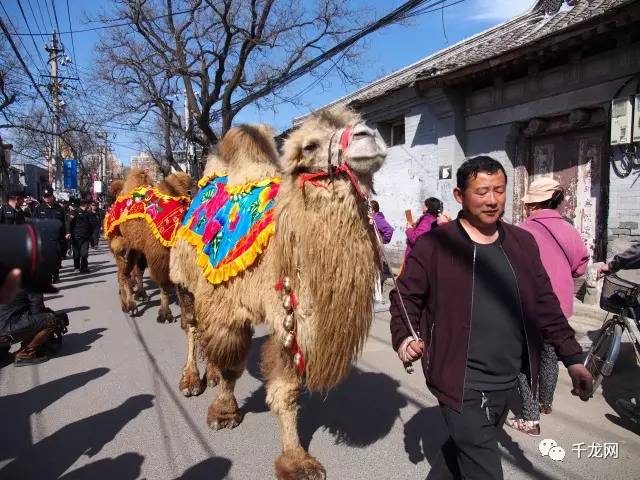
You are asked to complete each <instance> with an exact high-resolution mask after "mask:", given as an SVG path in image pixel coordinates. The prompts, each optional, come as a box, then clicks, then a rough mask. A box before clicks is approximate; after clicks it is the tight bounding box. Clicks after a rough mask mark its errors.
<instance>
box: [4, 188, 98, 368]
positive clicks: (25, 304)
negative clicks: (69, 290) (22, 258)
mask: <svg viewBox="0 0 640 480" xmlns="http://www.w3.org/2000/svg"><path fill="white" fill-rule="evenodd" d="M26 200H27V201H25V196H24V194H23V192H21V191H14V192H10V193H9V195H8V199H7V202H6V203H4V204H3V205H1V206H0V225H22V224H25V223H32V224H34V225H37V224H38V222H40V221H43V220H48V221H54V222H56V223H55V225H56V228H54V229H53V231H52V234H51V237H52V238H49V237H46V238H43V239H42V241H46V242H52V243H53V244H55V248H53V251H55V252H56V253H57V259H56V262H55V263H56V268H54V270H53V272H52V273H51V279H50V280H51V282H50V283H51V284H52V285H54V284H56V283H57V282H59V281H60V269H61V266H62V260H63V259H64V258H66V257H67V256H68V255H69V253H70V252H71V254H72V255H73V266H74V271H78V272H79V273H81V274H82V273H88V272H89V246H90V245H91V246H93V247H94V248H97V246H98V239H99V236H100V230H101V226H102V221H103V212H102V209H101V208H100V206H99V205H98V203H97V202H91V201H89V200H83V199H77V200H72V201H70V202H67V201H61V202H59V201H57V200H56V199H55V197H54V192H53V190H52V189H50V188H47V189H45V191H44V192H43V195H42V199H41V201H40V202H37V201H35V200H34V199H32V198H29V199H26ZM19 275H20V273H19V272H13V273H10V274H9V275H8V278H7V279H2V280H3V282H5V284H7V285H8V286H7V288H9V289H11V286H12V285H16V282H18V280H16V278H17V276H19ZM0 300H2V301H0V362H1V363H3V364H6V363H7V362H8V361H13V364H14V365H15V366H25V365H34V364H38V363H42V362H44V361H46V360H48V358H49V356H50V355H51V354H53V353H55V351H56V349H57V347H58V346H59V344H60V342H61V336H62V334H63V333H64V332H65V331H66V326H67V325H68V318H67V315H66V314H64V313H59V312H54V311H53V310H51V309H49V308H47V307H46V306H45V303H44V295H43V292H42V291H34V290H31V289H29V288H19V287H18V288H17V290H16V292H15V295H11V296H10V297H8V298H6V299H0ZM16 343H20V348H19V349H18V350H17V351H16V352H14V353H10V349H11V345H13V344H16Z"/></svg>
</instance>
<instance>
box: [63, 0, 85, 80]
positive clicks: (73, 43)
mask: <svg viewBox="0 0 640 480" xmlns="http://www.w3.org/2000/svg"><path fill="white" fill-rule="evenodd" d="M67 19H68V20H69V32H70V35H71V52H72V53H73V65H74V66H75V68H76V76H77V77H78V79H79V78H80V74H79V73H78V61H77V57H76V45H75V42H74V41H73V27H72V26H71V12H70V11H69V0H67ZM80 82H81V81H80ZM81 83H82V82H81Z"/></svg>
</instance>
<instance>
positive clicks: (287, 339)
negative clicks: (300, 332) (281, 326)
mask: <svg viewBox="0 0 640 480" xmlns="http://www.w3.org/2000/svg"><path fill="white" fill-rule="evenodd" d="M294 338H295V335H294V334H293V333H291V332H289V333H287V336H286V337H285V338H284V348H286V349H287V350H289V349H291V347H292V346H293V339H294Z"/></svg>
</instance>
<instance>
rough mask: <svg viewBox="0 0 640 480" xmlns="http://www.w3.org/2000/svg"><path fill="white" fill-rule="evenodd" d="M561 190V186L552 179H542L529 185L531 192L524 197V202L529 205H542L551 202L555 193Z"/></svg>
mask: <svg viewBox="0 0 640 480" xmlns="http://www.w3.org/2000/svg"><path fill="white" fill-rule="evenodd" d="M559 188H560V184H559V183H558V182H557V181H556V180H554V179H553V178H551V177H542V178H538V179H536V180H534V181H533V183H532V184H531V185H529V191H528V192H527V194H526V195H525V196H524V197H522V201H523V202H524V203H526V204H528V203H540V202H545V201H547V200H550V199H551V197H552V196H553V192H555V191H556V190H558V189H559Z"/></svg>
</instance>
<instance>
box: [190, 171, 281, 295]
mask: <svg viewBox="0 0 640 480" xmlns="http://www.w3.org/2000/svg"><path fill="white" fill-rule="evenodd" d="M198 184H199V185H200V187H201V190H200V191H199V192H198V194H197V195H196V197H195V198H194V199H193V202H192V203H191V207H189V211H188V212H187V214H186V215H185V217H184V220H183V222H182V226H181V227H180V230H179V231H178V238H183V239H185V240H186V241H187V242H189V243H190V244H191V245H193V246H194V247H196V249H197V251H198V265H199V266H200V267H201V268H202V270H203V272H204V276H205V277H206V278H207V280H208V281H209V282H210V283H212V284H214V285H218V284H220V283H223V282H226V281H227V280H229V279H230V278H232V277H235V276H236V275H238V274H240V273H242V272H244V271H245V270H247V269H248V268H249V267H250V266H251V265H253V263H254V262H255V261H256V259H257V258H258V256H259V255H260V254H261V253H262V252H264V250H265V249H266V247H267V245H268V244H269V240H270V238H271V236H272V235H273V233H274V232H275V223H274V209H273V207H274V204H275V197H276V195H277V194H278V190H279V188H280V179H279V178H269V179H265V180H260V181H257V182H251V183H248V184H244V185H228V184H227V176H226V175H213V176H210V177H206V178H203V179H202V180H200V182H199V183H198Z"/></svg>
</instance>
